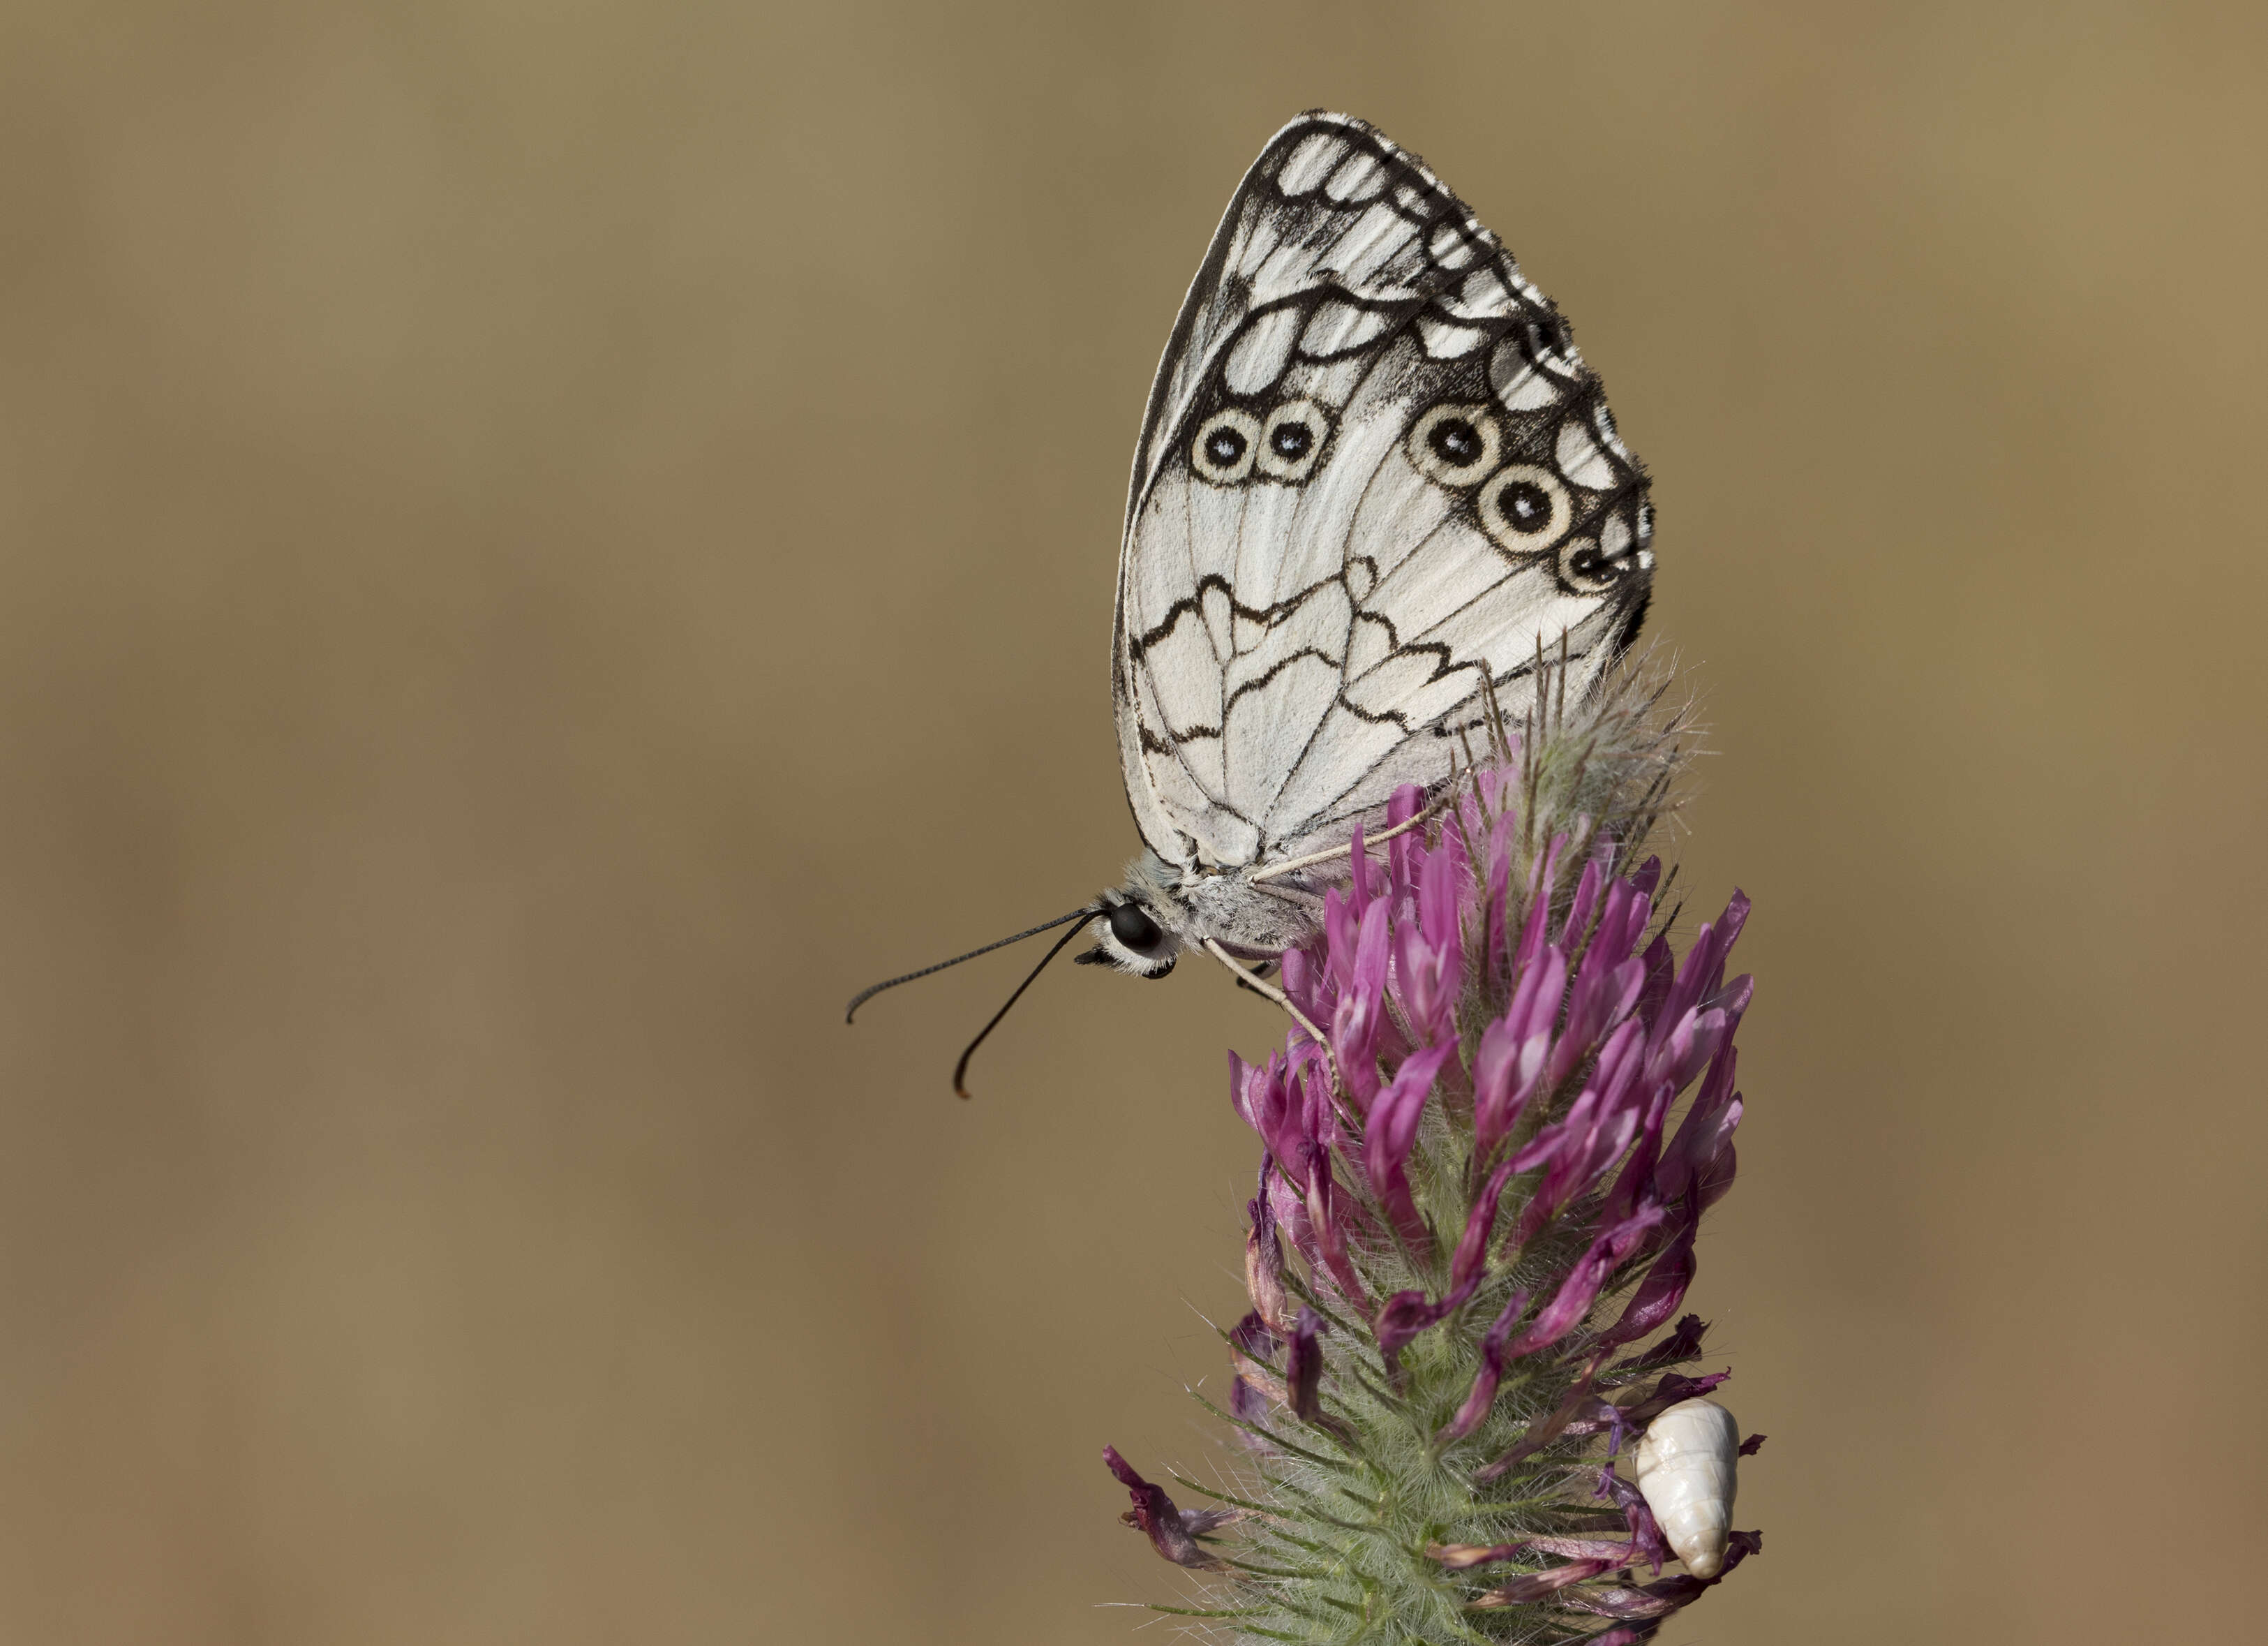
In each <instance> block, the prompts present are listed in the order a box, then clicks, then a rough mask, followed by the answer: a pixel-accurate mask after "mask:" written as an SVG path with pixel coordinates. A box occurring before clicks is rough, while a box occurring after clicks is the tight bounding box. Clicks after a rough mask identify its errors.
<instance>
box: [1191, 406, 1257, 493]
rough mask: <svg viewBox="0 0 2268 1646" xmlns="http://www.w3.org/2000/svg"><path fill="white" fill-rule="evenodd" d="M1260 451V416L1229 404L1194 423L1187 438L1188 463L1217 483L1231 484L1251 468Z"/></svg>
mask: <svg viewBox="0 0 2268 1646" xmlns="http://www.w3.org/2000/svg"><path fill="white" fill-rule="evenodd" d="M1259 451H1260V419H1259V418H1257V417H1254V416H1253V415H1252V414H1251V413H1250V412H1248V411H1239V410H1237V409H1236V408H1235V407H1233V406H1230V407H1228V408H1227V409H1226V410H1221V411H1216V412H1214V413H1213V414H1212V416H1211V417H1207V418H1206V419H1205V420H1204V422H1203V423H1202V424H1199V425H1198V426H1197V438H1196V439H1193V440H1191V441H1190V442H1189V467H1191V468H1192V469H1196V470H1197V475H1198V477H1199V478H1201V479H1204V480H1210V481H1211V482H1212V483H1213V484H1215V485H1217V486H1233V485H1234V484H1236V483H1237V482H1238V481H1240V480H1242V479H1244V478H1245V477H1246V476H1248V475H1249V474H1251V472H1252V464H1253V460H1254V459H1255V458H1256V456H1257V455H1258V454H1259Z"/></svg>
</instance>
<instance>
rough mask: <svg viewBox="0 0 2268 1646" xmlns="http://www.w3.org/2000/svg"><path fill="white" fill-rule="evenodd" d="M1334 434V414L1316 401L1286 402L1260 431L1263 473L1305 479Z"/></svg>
mask: <svg viewBox="0 0 2268 1646" xmlns="http://www.w3.org/2000/svg"><path fill="white" fill-rule="evenodd" d="M1330 432H1331V419H1330V414H1329V412H1327V411H1325V410H1323V409H1322V407H1321V406H1319V405H1317V404H1316V403H1315V402H1314V401H1312V400H1287V401H1285V402H1284V403H1283V404H1282V405H1280V406H1278V407H1277V408H1276V410H1273V411H1271V412H1270V413H1269V414H1268V422H1267V424H1266V426H1265V427H1264V428H1263V429H1262V430H1261V432H1260V456H1259V463H1260V472H1261V473H1262V474H1263V475H1266V476H1269V477H1270V479H1273V480H1305V479H1306V478H1307V476H1308V474H1309V472H1310V471H1311V470H1313V469H1314V466H1315V460H1316V458H1317V457H1318V456H1320V455H1321V454H1322V449H1323V442H1324V441H1325V440H1327V439H1329V438H1330Z"/></svg>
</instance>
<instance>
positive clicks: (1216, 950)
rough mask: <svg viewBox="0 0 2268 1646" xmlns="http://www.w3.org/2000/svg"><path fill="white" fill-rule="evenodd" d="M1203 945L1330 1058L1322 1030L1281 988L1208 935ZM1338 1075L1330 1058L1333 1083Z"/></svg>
mask: <svg viewBox="0 0 2268 1646" xmlns="http://www.w3.org/2000/svg"><path fill="white" fill-rule="evenodd" d="M1204 946H1205V951H1206V952H1207V953H1208V954H1210V955H1211V956H1212V957H1213V958H1214V959H1215V960H1218V961H1219V962H1220V963H1221V964H1222V965H1224V966H1226V967H1227V968H1228V970H1229V972H1230V974H1231V975H1232V976H1233V977H1234V978H1236V980H1237V982H1238V984H1240V985H1241V986H1243V987H1245V988H1248V989H1249V990H1251V991H1252V992H1253V993H1255V994H1264V995H1266V996H1267V997H1268V998H1269V999H1270V1000H1273V1001H1275V1002H1276V1004H1277V1005H1278V1006H1280V1007H1282V1008H1284V1009H1285V1011H1287V1012H1289V1013H1290V1014H1291V1015H1292V1022H1295V1023H1297V1024H1299V1025H1300V1028H1302V1029H1304V1030H1307V1038H1309V1039H1310V1040H1312V1041H1314V1043H1315V1044H1317V1045H1319V1046H1321V1047H1322V1049H1323V1056H1324V1058H1325V1059H1330V1057H1331V1043H1330V1042H1329V1041H1328V1040H1326V1039H1325V1038H1323V1031H1322V1030H1320V1029H1318V1028H1316V1027H1315V1026H1314V1024H1313V1023H1311V1022H1308V1021H1307V1013H1305V1012H1303V1011H1301V1010H1300V1008H1298V1007H1296V1006H1294V1005H1292V998H1291V996H1289V995H1287V994H1285V993H1284V991H1283V990H1281V989H1279V988H1278V987H1277V986H1276V985H1274V984H1272V983H1270V982H1269V981H1268V980H1267V979H1266V978H1263V977H1262V976H1261V975H1260V974H1259V973H1258V972H1256V971H1253V970H1252V968H1251V967H1249V966H1248V965H1245V964H1244V963H1242V962H1241V961H1240V960H1238V959H1237V958H1236V957H1235V956H1233V955H1231V954H1230V953H1229V952H1228V950H1226V949H1225V948H1222V947H1221V946H1220V944H1219V942H1218V941H1215V940H1213V939H1212V938H1210V937H1208V938H1207V939H1205V941H1204ZM1338 1077H1339V1071H1338V1064H1337V1061H1336V1060H1335V1059H1333V1060H1331V1081H1332V1083H1333V1084H1334V1085H1336V1084H1337V1081H1338Z"/></svg>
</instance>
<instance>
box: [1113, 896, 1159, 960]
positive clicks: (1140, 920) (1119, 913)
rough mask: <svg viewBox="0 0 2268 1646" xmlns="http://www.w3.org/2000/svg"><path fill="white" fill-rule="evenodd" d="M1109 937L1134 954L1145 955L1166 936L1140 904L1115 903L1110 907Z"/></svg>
mask: <svg viewBox="0 0 2268 1646" xmlns="http://www.w3.org/2000/svg"><path fill="white" fill-rule="evenodd" d="M1110 935H1111V936H1113V937H1115V938H1116V939H1117V940H1118V941H1119V942H1120V943H1121V944H1122V945H1123V946H1124V947H1125V948H1130V949H1132V950H1133V951H1134V952H1135V953H1136V954H1138V955H1146V954H1148V953H1149V952H1150V951H1151V950H1152V949H1153V948H1157V946H1158V944H1159V942H1160V941H1161V940H1162V939H1163V938H1164V937H1165V935H1166V934H1164V933H1163V932H1161V931H1160V930H1159V929H1158V923H1157V922H1156V921H1155V920H1153V919H1151V918H1150V916H1149V912H1147V911H1146V910H1145V909H1144V908H1143V907H1142V905H1141V904H1138V903H1115V904H1111V905H1110Z"/></svg>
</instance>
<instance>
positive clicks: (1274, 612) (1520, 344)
mask: <svg viewBox="0 0 2268 1646" xmlns="http://www.w3.org/2000/svg"><path fill="white" fill-rule="evenodd" d="M1652 528H1653V522H1652V517H1651V513H1650V510H1649V507H1648V504H1647V501H1646V474H1645V471H1644V469H1642V468H1640V466H1639V465H1638V461H1637V460H1636V459H1635V458H1634V457H1632V456H1631V453H1630V452H1629V450H1628V449H1627V448H1626V447H1624V445H1623V443H1622V440H1621V439H1620V437H1619V436H1618V435H1617V434H1616V431H1615V424H1614V419H1613V417H1611V416H1610V415H1609V412H1608V410H1607V404H1606V400H1605V397H1604V395H1603V394H1602V391H1601V388H1600V385H1599V380H1598V378H1597V377H1596V375H1594V373H1592V372H1591V370H1590V369H1589V367H1588V366H1587V365H1585V364H1584V362H1583V359H1582V357H1581V356H1580V354H1578V353H1577V352H1576V351H1575V348H1574V344H1573V342H1572V338H1571V336H1570V335H1569V333H1568V330H1567V327H1566V325H1565V322H1564V321H1562V320H1561V319H1560V318H1559V314H1558V311H1557V309H1555V308H1554V307H1553V306H1552V305H1551V302H1550V299H1547V298H1546V297H1545V296H1544V295H1543V293H1542V292H1539V291H1537V290H1536V289H1535V287H1534V286H1533V285H1531V284H1528V280H1527V279H1526V278H1525V277H1523V276H1522V275H1521V272H1520V269H1519V267H1518V266H1517V265H1516V264H1515V263H1514V262H1513V259H1512V255H1511V254H1510V253H1509V252H1507V251H1506V250H1505V248H1504V247H1503V246H1501V245H1500V244H1499V242H1498V240H1497V239H1496V237H1495V236H1494V235H1493V234H1491V233H1489V231H1488V230H1487V229H1485V228H1483V227H1482V226H1481V225H1480V224H1478V223H1477V222H1476V221H1475V220H1474V218H1473V215H1472V213H1471V212H1470V211H1469V210H1467V209H1466V207H1465V205H1464V203H1462V201H1460V200H1459V199H1458V198H1457V197H1456V196H1454V195H1453V194H1451V193H1450V192H1449V191H1448V189H1447V188H1444V187H1443V186H1442V184H1441V183H1440V181H1439V180H1438V179H1437V178H1435V177H1434V175H1433V173H1432V172H1431V171H1429V170H1427V169H1426V167H1425V165H1424V163H1423V162H1421V161H1420V160H1418V159H1417V157H1416V156H1414V155H1410V154H1406V153H1404V152H1403V151H1402V150H1400V149H1398V148H1396V147H1395V145H1394V144H1391V143H1389V142H1388V141H1387V139H1386V138H1385V137H1381V135H1380V134H1379V133H1378V132H1377V131H1376V130H1374V129H1372V128H1371V127H1369V126H1367V125H1366V124H1365V123H1363V122H1361V121H1359V120H1354V119H1351V118H1350V117H1348V116H1345V115H1341V114H1321V113H1317V114H1304V115H1302V116H1300V118H1299V119H1298V120H1295V121H1293V122H1292V123H1291V124H1290V125H1288V126H1286V127H1285V128H1284V129H1283V130H1281V131H1279V132H1278V133H1277V134H1276V136H1275V137H1274V138H1272V139H1271V140H1270V143H1269V144H1268V147H1267V149H1266V150H1265V151H1263V153H1262V154H1261V156H1260V159H1259V160H1258V161H1257V162H1256V163H1255V165H1254V166H1253V167H1252V169H1251V171H1250V172H1249V173H1247V174H1246V176H1245V179H1244V181H1243V183H1242V185H1241V187H1240V188H1238V189H1237V191H1236V196H1235V198H1234V199H1233V200H1232V201H1231V202H1230V203H1229V207H1228V211H1227V214H1226V217H1225V218H1223V219H1222V221H1221V225H1220V227H1219V230H1218V231H1217V232H1216V233H1215V234H1214V236H1213V240H1212V246H1211V249H1210V251H1208V253H1207V254H1206V256H1205V260H1204V266H1203V267H1202V268H1201V269H1199V270H1198V272H1197V279H1196V280H1195V282H1194V283H1193V284H1191V285H1190V288H1189V296H1188V298H1187V299H1185V300H1184V302H1183V304H1182V312H1181V316H1180V319H1179V320H1178V321H1176V322H1175V327H1174V332H1173V336H1172V338H1171V339H1170V340H1169V341H1168V343H1167V347H1166V353H1165V358H1164V360H1163V361H1162V362H1161V363H1160V366H1159V370H1158V377H1157V381H1156V383H1155V385H1154V387H1153V388H1152V390H1151V394H1150V403H1149V408H1148V410H1147V412H1146V413H1145V416H1144V417H1143V422H1142V438H1141V442H1140V445H1139V446H1138V448H1137V450H1136V453H1135V459H1134V477H1133V483H1132V487H1131V490H1130V494H1129V497H1128V500H1127V511H1126V534H1125V539H1124V542H1123V547H1122V550H1121V553H1120V559H1119V573H1118V609H1117V622H1116V638H1115V640H1114V661H1115V682H1114V687H1115V697H1116V706H1117V722H1118V738H1119V749H1120V754H1121V757H1122V759H1123V763H1124V767H1125V775H1126V788H1127V794H1128V797H1129V799H1130V801H1132V803H1133V808H1134V814H1135V819H1136V822H1137V823H1138V825H1139V826H1140V829H1141V831H1142V835H1143V838H1144V839H1145V841H1146V842H1147V843H1148V845H1150V847H1151V848H1152V850H1153V851H1154V852H1156V853H1158V854H1159V856H1160V857H1161V858H1163V859H1165V860H1167V862H1168V863H1170V864H1177V865H1181V866H1182V867H1185V868H1214V867H1240V866H1247V865H1254V864H1258V863H1261V862H1263V860H1281V859H1283V858H1285V857H1286V856H1289V855H1292V854H1293V853H1299V852H1301V851H1305V850H1316V849H1321V847H1322V846H1324V845H1329V844H1333V843H1335V842H1336V841H1337V840H1340V839H1344V838H1345V837H1346V835H1347V834H1348V833H1350V832H1351V830H1352V827H1353V825H1354V823H1355V821H1356V820H1357V819H1358V818H1359V817H1360V816H1362V815H1363V814H1365V813H1366V812H1369V811H1372V810H1373V809H1374V808H1377V807H1379V806H1381V805H1382V804H1383V803H1384V802H1385V801H1386V800H1387V799H1388V796H1389V795H1390V794H1391V793H1393V791H1394V789H1395V787H1396V786H1399V785H1401V784H1403V783H1408V782H1417V783H1421V784H1432V783H1434V782H1437V781H1439V780H1440V779H1441V778H1442V777H1444V776H1445V775H1446V774H1447V771H1448V767H1449V762H1450V757H1451V753H1452V751H1453V750H1454V749H1456V748H1457V747H1458V744H1457V742H1456V741H1455V734H1456V732H1457V730H1458V728H1459V727H1463V726H1467V725H1469V724H1471V723H1472V722H1474V721H1475V720H1476V719H1477V718H1478V716H1479V714H1480V712H1481V703H1482V696H1481V694H1482V687H1483V679H1484V676H1486V677H1487V678H1488V679H1490V680H1492V681H1494V682H1495V683H1498V685H1499V687H1500V688H1501V689H1502V690H1501V695H1502V698H1503V701H1504V703H1505V705H1506V708H1507V709H1508V710H1510V711H1513V712H1517V711H1519V710H1520V709H1521V707H1523V706H1524V705H1525V703H1526V701H1527V699H1528V694H1529V693H1530V692H1532V690H1533V686H1532V683H1528V681H1529V676H1530V675H1532V673H1533V671H1534V669H1535V662H1536V659H1537V655H1538V653H1539V649H1540V650H1541V651H1543V652H1544V653H1548V654H1549V655H1550V659H1551V660H1552V661H1557V657H1558V654H1559V652H1560V648H1561V646H1562V643H1563V639H1564V643H1565V648H1566V652H1567V654H1568V655H1569V657H1570V658H1571V659H1572V660H1573V661H1572V666H1571V668H1570V671H1569V673H1570V678H1569V680H1568V683H1567V689H1568V690H1570V691H1575V690H1580V689H1582V688H1583V687H1585V686H1587V684H1588V683H1589V682H1590V681H1591V680H1592V679H1594V677H1595V676H1596V675H1598V673H1599V672H1600V671H1601V670H1602V669H1603V668H1605V667H1606V666H1607V664H1608V663H1609V661H1612V658H1613V657H1614V655H1615V654H1616V652H1617V651H1619V650H1620V649H1621V648H1622V647H1623V646H1626V645H1627V644H1628V643H1629V642H1630V640H1631V638H1632V637H1633V636H1634V635H1635V634H1636V632H1637V630H1638V624H1639V622H1640V621H1641V619H1642V618H1643V617H1644V615H1645V611H1646V597H1647V592H1648V588H1649V587H1650V585H1651V582H1652V572H1653V555H1652V553H1651V551H1650V550H1649V548H1648V543H1649V541H1650V539H1651V537H1652V535H1653V531H1652Z"/></svg>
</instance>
